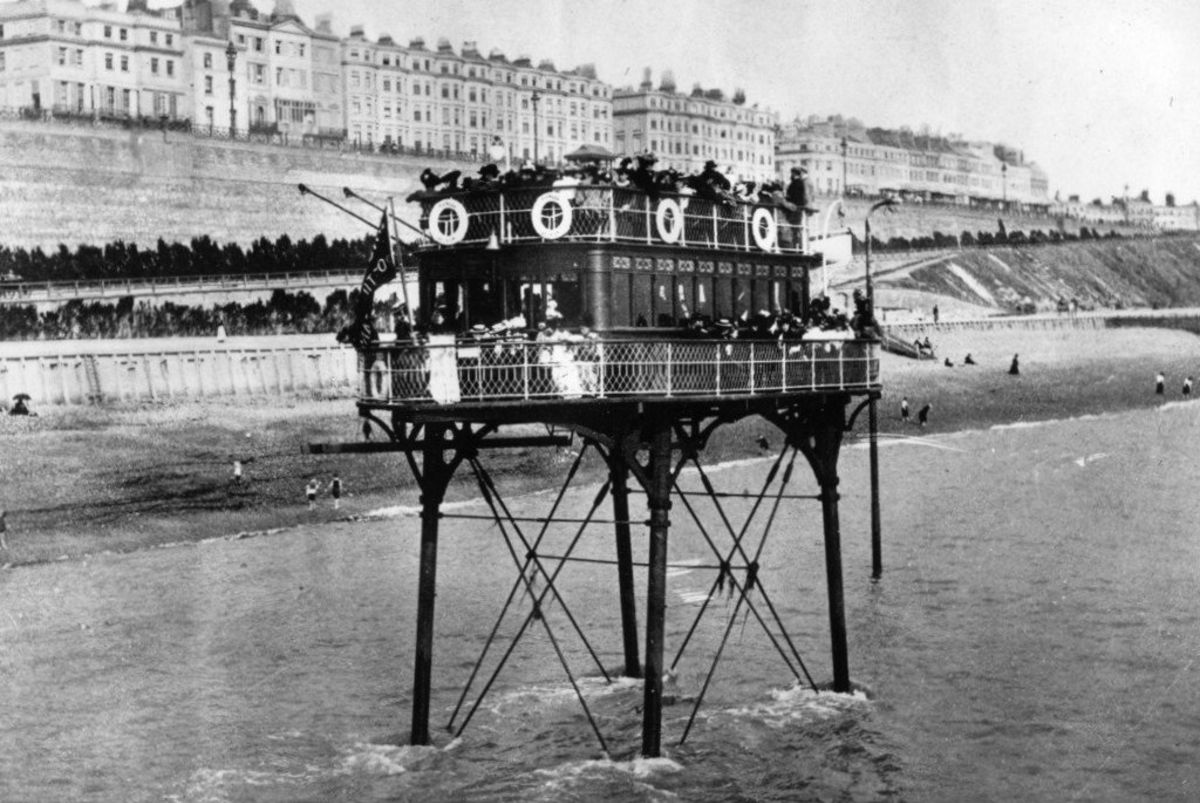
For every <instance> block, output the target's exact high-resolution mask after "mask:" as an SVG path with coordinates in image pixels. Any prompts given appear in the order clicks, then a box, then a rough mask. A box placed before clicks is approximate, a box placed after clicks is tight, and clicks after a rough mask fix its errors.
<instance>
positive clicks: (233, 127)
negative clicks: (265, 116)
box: [225, 41, 237, 139]
mask: <svg viewBox="0 0 1200 803" xmlns="http://www.w3.org/2000/svg"><path fill="white" fill-rule="evenodd" d="M236 62H237V48H236V47H234V44H233V42H232V41H231V42H230V43H229V44H228V46H226V48H225V64H226V65H228V66H229V138H230V139H233V138H234V134H235V133H236V132H237V109H236V108H235V107H234V103H233V99H234V93H235V91H236V87H235V84H234V80H233V65H234V64H235V63H236Z"/></svg>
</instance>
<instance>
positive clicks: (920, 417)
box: [917, 403, 933, 426]
mask: <svg viewBox="0 0 1200 803" xmlns="http://www.w3.org/2000/svg"><path fill="white" fill-rule="evenodd" d="M932 409H933V405H932V404H928V403H927V404H926V405H925V406H924V407H922V408H921V409H920V410H917V422H918V423H919V424H920V425H921V426H925V425H926V424H927V423H929V411H930V410H932Z"/></svg>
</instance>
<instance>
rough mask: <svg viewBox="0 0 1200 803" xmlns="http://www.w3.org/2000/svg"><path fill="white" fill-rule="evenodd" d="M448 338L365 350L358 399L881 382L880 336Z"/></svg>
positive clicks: (781, 389) (724, 391)
mask: <svg viewBox="0 0 1200 803" xmlns="http://www.w3.org/2000/svg"><path fill="white" fill-rule="evenodd" d="M434 340H435V341H436V340H437V338H434ZM446 340H447V341H448V342H444V343H440V342H430V343H428V344H424V345H409V344H405V345H400V344H381V345H380V346H379V347H378V348H376V349H374V350H372V351H366V352H361V353H360V354H359V376H360V384H359V399H360V401H362V402H363V403H366V404H378V405H381V406H390V405H407V404H423V403H430V404H455V403H459V402H489V401H533V400H558V399H583V398H600V399H604V398H622V397H646V396H655V397H667V398H675V397H737V396H756V395H763V394H777V393H797V392H804V391H809V392H816V391H835V390H845V391H851V390H866V389H869V388H874V387H877V386H878V385H879V351H878V344H877V343H876V342H874V341H864V340H796V341H740V340H654V341H631V340H581V341H576V342H561V341H555V342H544V343H543V342H528V341H517V342H503V341H500V342H483V343H477V342H471V341H460V342H454V341H453V338H450V337H447V338H446Z"/></svg>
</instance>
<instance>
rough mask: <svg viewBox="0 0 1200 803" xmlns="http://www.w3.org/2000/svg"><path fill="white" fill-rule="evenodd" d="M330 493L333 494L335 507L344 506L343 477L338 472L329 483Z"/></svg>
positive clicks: (335, 508)
mask: <svg viewBox="0 0 1200 803" xmlns="http://www.w3.org/2000/svg"><path fill="white" fill-rule="evenodd" d="M329 493H330V494H332V495H333V509H334V510H337V509H339V508H340V507H341V506H342V478H341V477H339V476H338V475H337V474H334V475H333V481H332V482H330V483H329Z"/></svg>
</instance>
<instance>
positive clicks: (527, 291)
mask: <svg viewBox="0 0 1200 803" xmlns="http://www.w3.org/2000/svg"><path fill="white" fill-rule="evenodd" d="M521 314H522V315H524V316H525V322H526V323H527V324H528V325H529V326H537V325H538V324H539V323H542V322H543V321H545V320H546V318H545V314H546V304H545V297H544V296H543V295H542V286H541V285H540V284H523V285H521Z"/></svg>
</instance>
